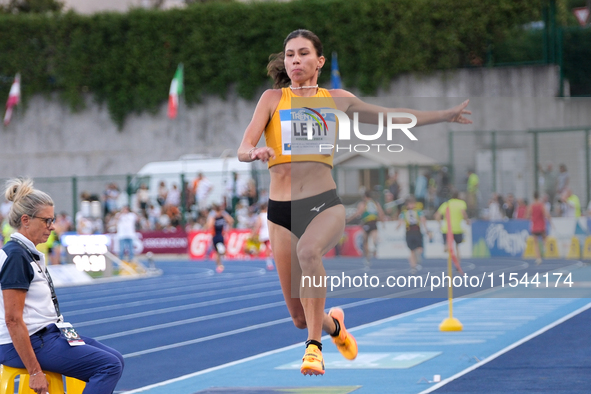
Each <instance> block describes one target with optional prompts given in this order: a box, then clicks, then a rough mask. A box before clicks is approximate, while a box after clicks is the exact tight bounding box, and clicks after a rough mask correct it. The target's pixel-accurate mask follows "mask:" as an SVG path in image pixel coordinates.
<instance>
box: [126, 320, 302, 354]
mask: <svg viewBox="0 0 591 394" xmlns="http://www.w3.org/2000/svg"><path fill="white" fill-rule="evenodd" d="M289 321H291V317H284V318H283V319H278V320H273V321H270V322H266V323H261V324H255V325H252V326H248V327H243V328H238V329H236V330H231V331H226V332H221V333H219V334H214V335H208V336H206V337H201V338H196V339H191V340H189V341H184V342H177V343H173V344H170V345H166V346H159V347H155V348H151V349H146V350H141V351H139V352H133V353H127V354H124V355H123V358H130V357H137V356H143V355H144V354H150V353H156V352H161V351H163V350H168V349H174V348H177V347H183V346H187V345H194V344H196V343H200V342H206V341H211V340H212V339H218V338H223V337H228V336H230V335H235V334H241V333H243V332H247V331H252V330H258V329H259V328H264V327H270V326H274V325H276V324H281V323H287V322H289Z"/></svg>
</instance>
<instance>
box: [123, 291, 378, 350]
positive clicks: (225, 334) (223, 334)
mask: <svg viewBox="0 0 591 394" xmlns="http://www.w3.org/2000/svg"><path fill="white" fill-rule="evenodd" d="M384 300H385V299H383V298H380V299H368V300H362V301H356V302H352V303H349V304H345V305H341V307H343V308H346V307H348V308H352V307H355V306H360V305H367V304H373V303H374V302H380V301H384ZM289 321H291V317H285V318H282V319H277V320H272V321H269V322H265V323H260V324H254V325H252V326H248V327H243V328H238V329H235V330H231V331H226V332H221V333H219V334H214V335H208V336H206V337H201V338H195V339H191V340H188V341H183V342H177V343H172V344H170V345H164V346H158V347H155V348H151V349H146V350H140V351H138V352H133V353H127V354H124V355H123V357H124V358H129V357H137V356H142V355H144V354H149V353H156V352H160V351H163V350H168V349H174V348H177V347H182V346H187V345H193V344H195V343H200V342H206V341H210V340H212V339H218V338H223V337H228V336H231V335H235V334H240V333H243V332H247V331H252V330H257V329H259V328H264V327H270V326H274V325H276V324H281V323H285V322H289ZM326 337H328V336H325V339H326Z"/></svg>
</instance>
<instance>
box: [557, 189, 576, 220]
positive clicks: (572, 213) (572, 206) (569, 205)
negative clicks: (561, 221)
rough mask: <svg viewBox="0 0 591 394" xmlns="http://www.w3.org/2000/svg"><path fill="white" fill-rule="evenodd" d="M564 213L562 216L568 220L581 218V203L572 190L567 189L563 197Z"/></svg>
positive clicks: (561, 199)
mask: <svg viewBox="0 0 591 394" xmlns="http://www.w3.org/2000/svg"><path fill="white" fill-rule="evenodd" d="M560 201H561V202H562V206H563V211H562V216H563V217H566V218H578V217H580V216H581V202H580V201H579V197H577V196H576V195H575V194H573V192H572V190H571V189H570V188H568V187H567V188H566V189H565V190H564V192H563V193H562V195H561V198H560Z"/></svg>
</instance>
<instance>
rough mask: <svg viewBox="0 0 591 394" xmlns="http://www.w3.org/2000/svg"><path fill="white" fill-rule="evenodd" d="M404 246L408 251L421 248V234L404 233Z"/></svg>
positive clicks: (414, 232) (416, 232)
mask: <svg viewBox="0 0 591 394" xmlns="http://www.w3.org/2000/svg"><path fill="white" fill-rule="evenodd" d="M406 246H408V248H409V249H410V250H415V249H418V248H422V247H423V234H421V232H420V231H407V232H406Z"/></svg>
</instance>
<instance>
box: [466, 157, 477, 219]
mask: <svg viewBox="0 0 591 394" xmlns="http://www.w3.org/2000/svg"><path fill="white" fill-rule="evenodd" d="M479 182H480V179H479V178H478V175H476V174H475V173H474V170H472V169H469V170H468V181H467V186H466V191H467V192H468V196H467V199H466V200H467V201H466V204H467V206H468V212H467V213H468V217H471V218H473V217H476V216H478V187H479Z"/></svg>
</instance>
